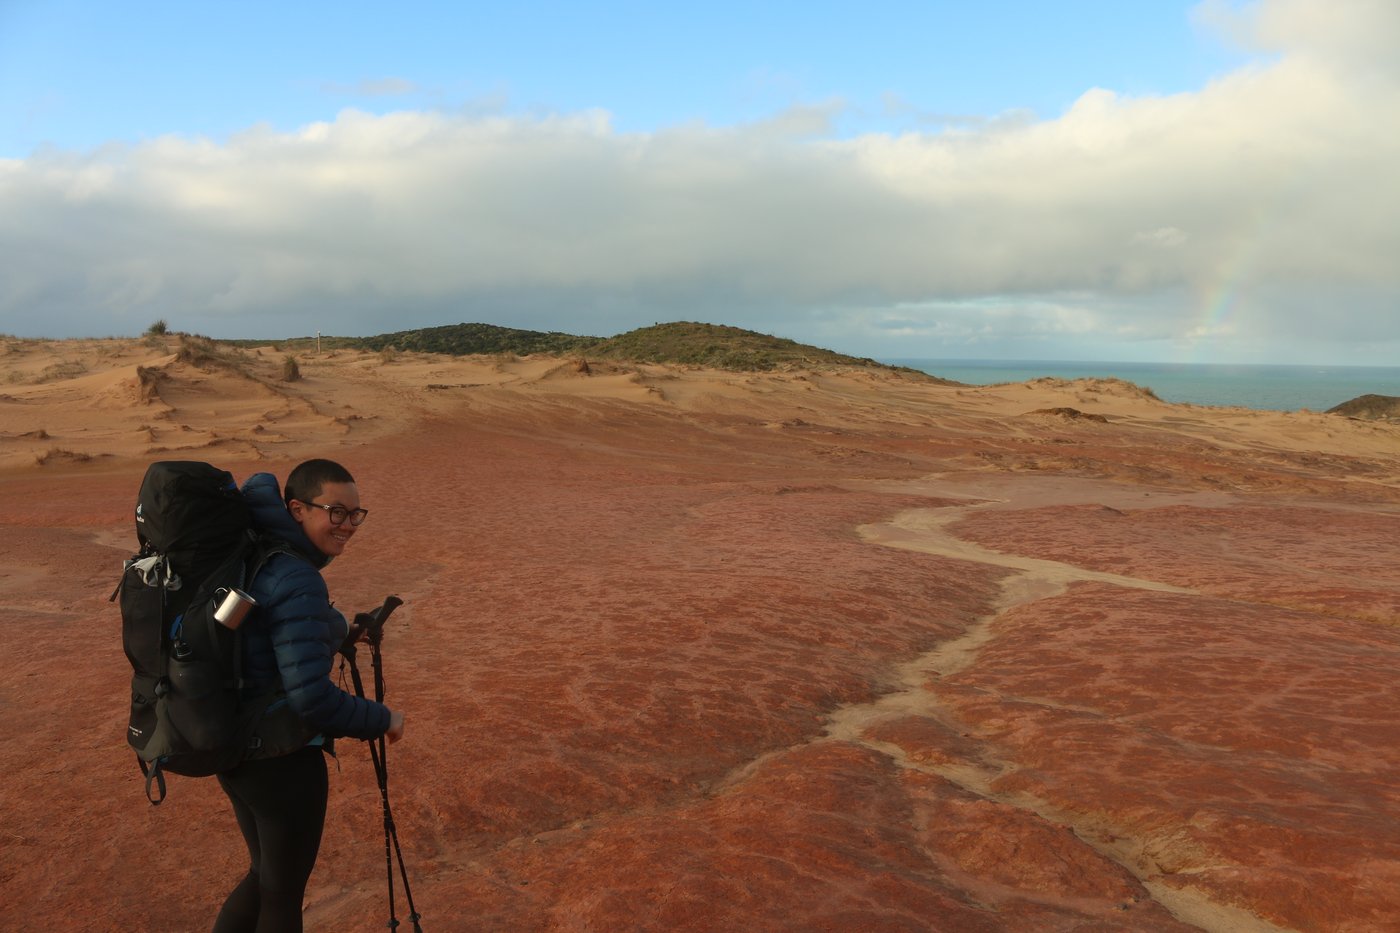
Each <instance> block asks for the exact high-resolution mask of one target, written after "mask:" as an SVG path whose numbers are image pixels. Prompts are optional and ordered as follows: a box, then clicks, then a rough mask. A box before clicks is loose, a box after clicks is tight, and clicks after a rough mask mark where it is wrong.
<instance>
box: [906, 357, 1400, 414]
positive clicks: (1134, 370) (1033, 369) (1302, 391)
mask: <svg viewBox="0 0 1400 933" xmlns="http://www.w3.org/2000/svg"><path fill="white" fill-rule="evenodd" d="M881 362H883V363H889V364H891V365H895V366H908V367H909V368H911V369H917V370H920V371H921V372H925V373H928V374H929V375H931V376H938V377H940V378H942V379H951V380H953V381H955V382H965V383H968V384H969V385H995V384H997V383H1003V382H1026V381H1028V380H1031V379H1039V378H1042V377H1051V378H1056V379H1092V378H1100V379H1103V378H1114V379H1123V380H1125V381H1127V382H1131V383H1133V384H1134V385H1137V386H1141V387H1142V388H1145V389H1151V390H1152V392H1153V393H1154V394H1155V395H1156V396H1157V397H1158V398H1160V399H1162V401H1164V402H1176V403H1184V404H1191V405H1207V406H1216V407H1229V406H1237V407H1243V408H1254V409H1259V410H1262V411H1299V410H1302V409H1307V410H1308V411H1326V410H1327V409H1329V408H1333V407H1335V406H1337V405H1340V404H1342V403H1343V402H1348V401H1350V400H1352V399H1354V398H1356V397H1358V396H1361V395H1390V396H1400V366H1329V365H1302V364H1272V363H1143V362H1127V361H1104V360H1079V361H1076V360H995V359H957V360H953V359H927V358H903V359H882V360H881Z"/></svg>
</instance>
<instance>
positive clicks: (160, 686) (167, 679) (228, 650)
mask: <svg viewBox="0 0 1400 933" xmlns="http://www.w3.org/2000/svg"><path fill="white" fill-rule="evenodd" d="M136 537H137V540H138V542H139V543H140V550H139V551H137V553H136V554H134V555H132V557H130V558H129V559H128V560H127V561H126V562H125V565H124V568H123V572H122V579H121V583H120V584H118V586H117V589H116V592H114V593H113V594H112V599H113V600H116V598H117V596H118V594H120V596H121V614H122V645H123V647H124V648H125V649H126V657H127V660H128V661H130V662H131V672H132V673H131V718H130V720H129V722H128V724H127V742H128V743H129V744H130V745H131V747H132V748H133V749H135V751H136V758H137V763H138V764H139V765H140V768H141V772H142V774H143V775H145V777H146V797H147V799H148V800H150V801H151V803H152V804H159V803H160V802H161V801H162V800H164V799H165V792H166V788H165V776H164V774H163V772H165V771H169V772H172V773H174V774H183V775H188V776H192V777H201V776H205V775H210V774H218V773H219V772H221V771H227V770H228V769H230V768H232V767H234V766H236V765H237V764H238V763H239V762H241V761H243V760H245V759H247V758H255V757H268V756H270V755H274V754H284V753H286V752H287V751H292V750H294V749H295V748H299V747H300V746H301V744H304V742H305V741H306V739H308V738H309V737H310V733H309V732H308V730H306V727H305V726H304V725H303V724H302V723H301V722H300V720H299V719H298V718H297V717H296V715H295V714H294V713H293V712H292V711H291V710H290V708H289V707H287V706H286V703H285V701H283V702H281V703H280V704H279V703H278V701H279V699H281V698H282V694H281V692H280V690H278V689H276V687H275V686H272V687H267V688H264V689H253V688H251V687H249V686H248V685H246V684H245V683H244V682H243V678H242V654H243V650H242V649H243V645H242V639H243V636H242V629H241V628H240V629H238V630H235V629H230V628H227V627H225V626H224V625H222V624H220V623H219V622H218V621H216V620H215V618H214V612H215V610H216V609H217V608H218V606H219V604H220V602H222V600H223V599H224V597H225V596H227V594H228V593H229V591H230V590H232V589H234V588H237V589H243V590H246V589H247V588H248V586H249V585H250V584H251V583H252V581H253V578H254V576H256V575H257V572H258V571H259V570H260V569H261V568H262V566H263V564H264V563H266V561H267V559H268V558H269V557H271V556H272V555H273V554H274V553H278V552H285V553H294V552H293V551H291V549H290V548H288V547H287V546H286V545H285V544H282V543H281V542H272V541H270V540H267V539H264V538H260V537H259V536H258V534H257V531H256V529H255V528H254V526H253V523H252V517H251V515H250V514H249V511H248V507H247V505H246V503H244V501H243V496H242V495H241V494H240V493H239V491H238V485H237V484H236V483H235V482H234V480H233V476H232V475H231V474H229V473H228V472H227V471H224V470H220V469H219V468H217V467H214V466H211V465H210V464H207V463H200V462H197V461H183V460H168V461H160V462H157V463H152V464H151V465H150V467H149V468H148V469H147V470H146V476H145V478H144V479H143V480H142V481H141V489H140V492H139V493H138V495H137V500H136ZM255 611H256V610H255ZM244 624H245V625H246V624H247V622H246V621H245V622H244ZM273 705H278V706H280V707H281V709H282V710H283V711H284V712H282V714H281V715H276V716H274V715H271V714H269V715H267V716H266V717H265V716H264V714H265V713H267V712H268V708H269V706H273ZM156 788H158V794H153V790H155V789H156Z"/></svg>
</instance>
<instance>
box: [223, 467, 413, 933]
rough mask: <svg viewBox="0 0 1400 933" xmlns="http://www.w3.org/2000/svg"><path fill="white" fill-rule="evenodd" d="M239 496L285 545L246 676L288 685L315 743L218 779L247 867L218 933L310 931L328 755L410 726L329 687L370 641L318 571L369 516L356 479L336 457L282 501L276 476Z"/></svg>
mask: <svg viewBox="0 0 1400 933" xmlns="http://www.w3.org/2000/svg"><path fill="white" fill-rule="evenodd" d="M241 491H242V495H243V498H244V501H246V502H247V504H248V506H249V509H250V511H251V512H252V517H253V523H254V525H255V526H256V527H257V529H258V532H259V533H260V534H261V535H263V536H265V537H268V538H271V539H273V540H274V541H276V542H279V544H280V545H281V546H285V550H278V551H277V552H276V553H274V554H273V555H272V556H271V557H270V558H269V559H268V561H267V563H266V564H265V565H264V566H263V568H262V570H261V572H260V573H258V575H257V577H256V578H255V579H254V581H253V583H252V584H251V587H250V595H251V596H252V597H253V598H254V599H256V600H257V605H258V609H257V611H256V612H254V613H253V614H251V615H250V616H249V618H248V620H247V621H246V622H245V623H244V631H245V633H246V634H245V637H244V642H243V671H244V678H245V681H246V682H248V683H249V684H251V685H254V686H255V687H264V688H265V687H266V686H267V685H269V684H280V687H281V689H282V690H283V691H285V701H286V704H287V706H289V707H290V709H291V710H292V711H293V712H294V713H295V714H296V716H297V717H298V718H299V719H300V724H301V725H302V726H304V732H305V734H306V735H308V736H310V738H309V739H308V740H307V741H306V742H305V743H304V744H302V745H301V746H300V747H299V748H297V749H296V750H295V751H292V752H291V753H289V754H284V755H280V756H277V757H271V758H253V759H250V760H246V761H244V762H242V763H241V764H239V765H238V766H237V767H235V768H233V769H232V770H230V771H226V772H224V773H222V774H220V775H219V776H218V777H219V784H220V786H221V787H223V789H224V793H226V794H227V795H228V798H229V800H230V801H231V802H232V804H233V813H234V816H235V818H236V819H237V821H238V828H239V830H240V831H241V832H242V834H243V838H244V841H245V842H246V843H247V845H248V855H249V858H250V862H251V865H250V867H249V869H248V873H247V874H246V875H245V876H244V877H243V878H242V880H240V881H239V882H238V884H237V886H235V887H234V889H233V890H232V891H231V892H230V893H229V895H228V897H227V899H225V901H224V904H223V907H222V909H221V910H220V911H219V915H218V918H217V920H216V921H215V923H214V928H213V929H214V933H241V931H257V933H274V931H275V933H283V931H300V930H301V929H302V916H301V913H302V900H303V898H304V896H305V893H306V884H307V881H308V880H309V879H310V877H311V871H312V869H313V868H314V867H315V864H316V855H317V852H318V850H319V849H320V845H321V833H322V830H323V828H324V826H325V818H326V801H327V796H328V778H327V769H326V761H325V757H324V754H323V752H328V751H330V745H331V740H332V739H333V738H334V737H341V736H344V737H349V738H356V739H376V738H379V737H380V736H385V737H387V739H388V741H390V742H396V741H398V740H399V739H400V738H401V737H402V736H403V731H404V717H403V713H401V712H397V711H391V710H390V709H389V708H388V707H386V706H384V705H383V704H381V703H376V702H374V701H373V700H368V699H364V698H362V697H357V696H355V695H353V694H350V693H346V692H345V691H344V690H341V689H340V688H339V687H337V686H336V685H335V683H334V682H332V680H331V668H332V664H333V661H334V658H335V654H336V651H337V650H338V649H339V648H340V647H341V646H342V645H343V644H348V643H349V642H347V638H349V639H352V640H353V638H354V637H357V636H359V635H361V634H363V633H362V632H360V631H358V630H352V629H351V627H350V626H349V625H347V623H346V621H345V617H344V616H342V615H341V614H340V613H339V612H338V611H337V610H336V609H335V608H334V607H333V606H332V605H331V602H330V598H329V593H328V591H327V589H326V584H325V581H324V580H323V579H322V577H321V573H320V571H321V570H322V569H323V568H324V567H325V566H326V565H327V564H329V563H330V562H331V560H332V559H334V558H336V557H339V556H340V555H341V554H342V553H343V552H344V551H345V546H346V545H347V544H348V543H349V541H350V539H351V538H352V537H353V536H354V535H355V533H356V531H357V530H358V529H359V526H360V524H361V523H362V522H363V521H364V520H365V516H366V515H367V514H368V511H367V510H366V509H363V508H361V507H360V495H359V491H358V490H357V489H356V487H355V480H354V478H353V477H351V475H350V473H349V471H347V470H346V469H345V468H344V467H343V466H341V465H340V464H338V463H336V462H334V461H331V460H308V461H306V462H304V463H302V464H300V465H298V466H297V467H296V468H295V469H293V470H292V472H291V473H290V474H289V475H288V476H287V484H286V491H285V495H284V494H282V492H281V491H280V490H279V488H278V485H277V478H276V477H275V476H273V475H272V474H270V473H258V474H256V475H254V476H252V477H251V478H250V479H249V480H248V481H247V482H246V483H245V484H244V485H243V488H242V490H241ZM288 551H290V552H292V553H288ZM269 715H270V712H269Z"/></svg>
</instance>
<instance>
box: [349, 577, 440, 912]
mask: <svg viewBox="0 0 1400 933" xmlns="http://www.w3.org/2000/svg"><path fill="white" fill-rule="evenodd" d="M401 605H403V600H401V599H399V598H398V597H397V596H390V597H389V598H387V599H385V600H384V605H382V606H380V607H379V608H378V609H376V610H374V611H373V612H368V613H360V614H359V615H357V616H355V623H356V624H357V625H360V624H363V626H364V628H365V632H366V633H367V636H368V640H369V645H370V664H371V666H372V667H373V669H374V700H375V702H376V703H382V702H384V666H383V654H382V652H381V650H380V649H381V645H382V643H383V640H384V622H385V621H386V620H387V619H388V618H389V614H390V613H392V612H393V611H394V610H395V609H397V608H398V607H399V606H401ZM343 651H344V654H345V656H346V658H348V659H349V661H350V678H351V680H352V681H353V682H354V684H355V695H356V696H359V697H364V696H365V685H364V681H363V680H361V678H360V668H359V665H357V664H356V663H355V645H354V643H353V642H351V643H350V644H348V645H346V646H345V647H344V649H343ZM366 744H368V745H369V757H370V761H371V762H373V764H374V776H375V781H376V783H378V785H379V796H380V800H381V803H382V805H383V809H384V862H385V867H386V869H387V871H388V879H389V923H388V927H389V929H391V930H396V929H398V926H399V918H398V912H397V908H396V906H395V903H394V857H395V856H397V857H398V863H399V874H400V876H401V877H402V878H403V891H404V897H405V898H407V900H408V916H409V920H411V921H412V922H413V930H414V933H423V928H422V926H420V925H419V923H418V921H419V920H420V919H421V915H420V914H419V913H418V910H417V908H416V907H415V906H414V904H413V891H412V890H411V889H410V888H409V885H408V869H407V868H406V867H405V866H404V861H403V849H402V848H400V846H399V831H398V827H397V826H396V825H395V824H394V814H393V810H392V809H391V808H390V806H389V758H388V748H387V747H386V744H385V738H384V736H382V735H381V736H379V738H377V739H372V740H370V741H369V742H367V743H366Z"/></svg>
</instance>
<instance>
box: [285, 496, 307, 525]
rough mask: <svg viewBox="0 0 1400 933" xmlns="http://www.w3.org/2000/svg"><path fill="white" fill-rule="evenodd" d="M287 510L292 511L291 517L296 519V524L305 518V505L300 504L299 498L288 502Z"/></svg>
mask: <svg viewBox="0 0 1400 933" xmlns="http://www.w3.org/2000/svg"><path fill="white" fill-rule="evenodd" d="M287 511H288V512H291V513H292V518H294V519H296V520H297V524H301V523H302V522H303V521H305V520H306V506H304V505H302V504H301V500H299V499H293V500H292V501H291V502H288V503H287Z"/></svg>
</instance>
